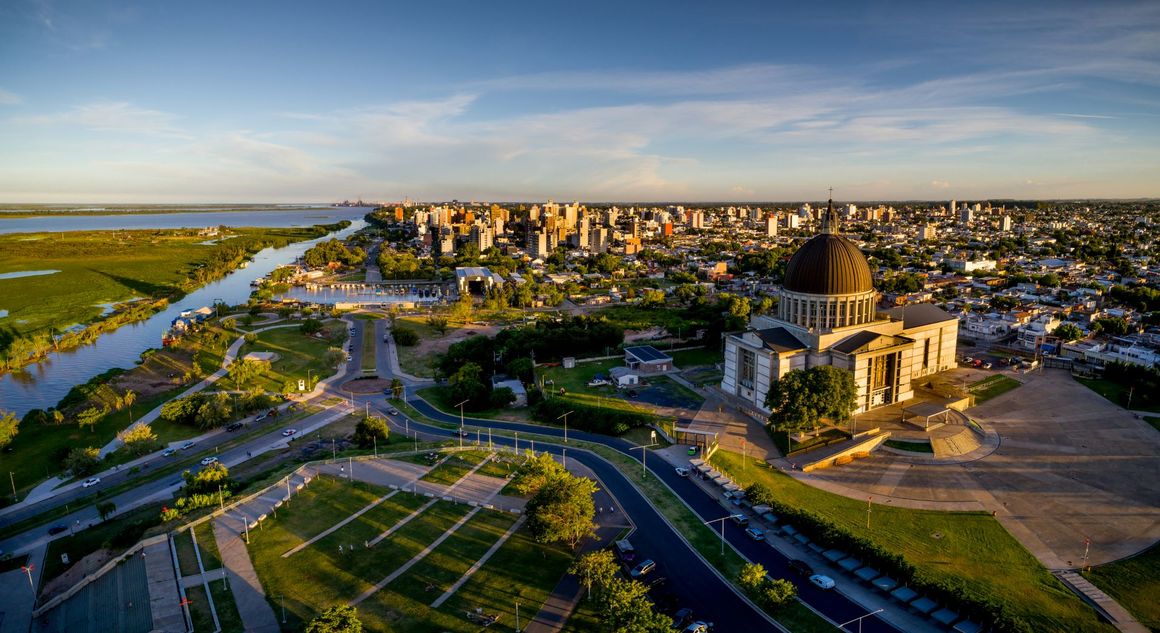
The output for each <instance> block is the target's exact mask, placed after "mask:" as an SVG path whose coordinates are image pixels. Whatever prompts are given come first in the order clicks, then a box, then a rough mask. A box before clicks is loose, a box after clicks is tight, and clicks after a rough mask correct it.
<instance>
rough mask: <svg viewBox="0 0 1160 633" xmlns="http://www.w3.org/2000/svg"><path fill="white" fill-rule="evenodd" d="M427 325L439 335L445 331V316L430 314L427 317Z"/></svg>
mask: <svg viewBox="0 0 1160 633" xmlns="http://www.w3.org/2000/svg"><path fill="white" fill-rule="evenodd" d="M427 325H429V326H431V329H433V330H435V331H436V332H438V333H439V334H440V335H441V336H442V335H443V334H446V333H447V317H441V316H435V315H431V316H429V317H427Z"/></svg>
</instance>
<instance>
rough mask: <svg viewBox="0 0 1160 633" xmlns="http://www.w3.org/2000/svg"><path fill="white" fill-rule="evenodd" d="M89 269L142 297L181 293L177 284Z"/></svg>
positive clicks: (158, 296)
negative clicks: (157, 282)
mask: <svg viewBox="0 0 1160 633" xmlns="http://www.w3.org/2000/svg"><path fill="white" fill-rule="evenodd" d="M88 270H89V271H91V272H94V273H97V274H98V275H103V276H105V277H107V278H109V279H112V280H113V281H115V282H117V283H119V284H121V285H122V286H124V287H126V288H128V289H130V290H132V291H133V292H134V293H135V294H137V295H139V296H142V297H150V298H154V299H157V298H161V297H170V296H173V295H176V294H180V293H181V289H180V288H178V287H177V286H166V285H162V284H155V283H152V282H148V281H143V280H141V279H132V278H130V277H124V276H122V275H114V274H113V273H109V272H105V271H103V270H95V269H93V268H89V269H88Z"/></svg>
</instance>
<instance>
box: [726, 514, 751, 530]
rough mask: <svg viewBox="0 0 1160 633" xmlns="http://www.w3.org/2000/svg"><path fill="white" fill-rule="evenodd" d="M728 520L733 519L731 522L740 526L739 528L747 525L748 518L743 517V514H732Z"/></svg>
mask: <svg viewBox="0 0 1160 633" xmlns="http://www.w3.org/2000/svg"><path fill="white" fill-rule="evenodd" d="M729 518H730V519H733V522H734V523H736V524H737V525H740V526H741V527H745V526H747V525H749V517H747V516H745V515H744V514H734V515H733V516H731V517H729Z"/></svg>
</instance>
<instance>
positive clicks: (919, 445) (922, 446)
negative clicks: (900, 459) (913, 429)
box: [886, 440, 934, 453]
mask: <svg viewBox="0 0 1160 633" xmlns="http://www.w3.org/2000/svg"><path fill="white" fill-rule="evenodd" d="M886 445H887V446H889V447H890V448H897V449H898V450H900V451H910V452H912V453H933V452H934V447H932V446H931V445H930V442H907V441H905V440H886Z"/></svg>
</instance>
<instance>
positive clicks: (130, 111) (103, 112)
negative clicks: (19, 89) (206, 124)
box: [12, 101, 188, 138]
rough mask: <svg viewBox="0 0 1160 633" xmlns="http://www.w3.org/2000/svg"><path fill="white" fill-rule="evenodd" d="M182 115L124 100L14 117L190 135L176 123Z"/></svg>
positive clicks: (104, 128) (33, 121)
mask: <svg viewBox="0 0 1160 633" xmlns="http://www.w3.org/2000/svg"><path fill="white" fill-rule="evenodd" d="M178 118H179V117H178V116H177V115H175V114H171V113H169V112H162V111H160V110H149V109H146V108H140V107H137V106H135V105H133V104H131V103H128V102H124V101H120V102H96V103H88V104H82V105H77V106H73V107H72V108H70V109H68V110H65V111H63V112H57V113H55V114H43V115H37V116H29V117H17V118H14V119H12V120H13V121H14V122H16V123H19V124H23V125H43V126H78V127H83V128H85V129H89V130H94V131H98V132H118V133H122V134H144V135H153V136H171V137H184V138H188V134H187V133H185V132H183V131H182V130H180V129H178V128H177V127H175V126H174V122H175V121H176V120H177V119H178Z"/></svg>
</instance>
